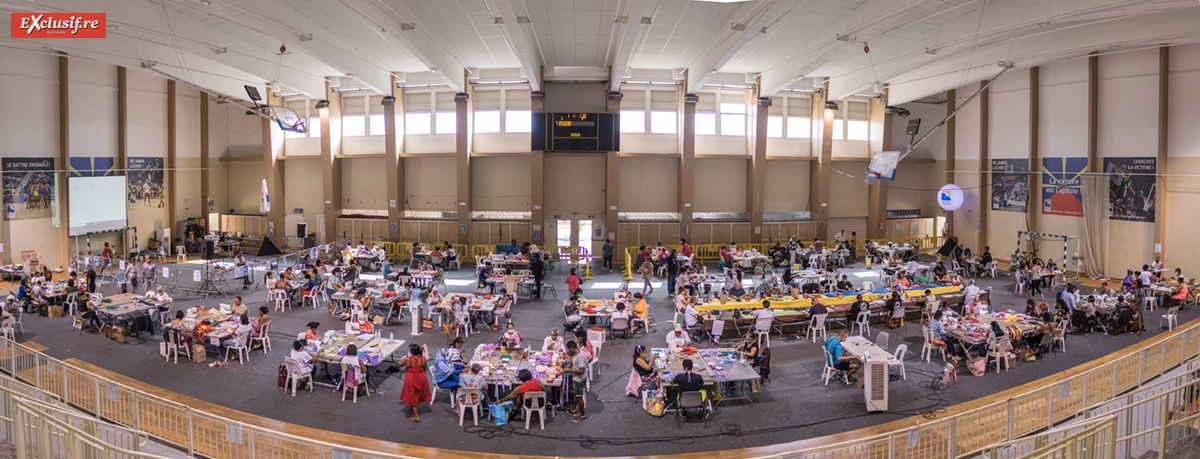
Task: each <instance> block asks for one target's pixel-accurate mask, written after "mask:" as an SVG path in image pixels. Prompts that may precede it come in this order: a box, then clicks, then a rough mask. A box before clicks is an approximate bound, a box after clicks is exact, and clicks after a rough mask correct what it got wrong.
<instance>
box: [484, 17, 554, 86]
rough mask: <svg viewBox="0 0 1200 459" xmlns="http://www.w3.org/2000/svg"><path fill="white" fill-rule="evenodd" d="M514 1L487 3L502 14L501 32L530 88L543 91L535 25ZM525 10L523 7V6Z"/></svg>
mask: <svg viewBox="0 0 1200 459" xmlns="http://www.w3.org/2000/svg"><path fill="white" fill-rule="evenodd" d="M513 1H514V0H485V3H492V4H494V5H495V9H494V10H493V11H497V12H499V13H500V19H501V21H502V22H503V23H502V24H500V30H502V31H504V36H505V37H508V45H509V47H511V48H512V51H513V54H514V55H516V56H517V61H519V62H521V71H522V72H523V73H524V74H525V78H527V79H528V80H529V88H530V89H532V90H533V91H541V90H542V66H544V65H546V63H545V62H542V54H541V53H540V52H538V47H537V40H536V39H535V38H534V35H533V25H532V24H530V23H529V13H528V12H526V11H524V10H523V9H522V10H521V11H517V7H516V6H515V5H513ZM522 8H523V6H522Z"/></svg>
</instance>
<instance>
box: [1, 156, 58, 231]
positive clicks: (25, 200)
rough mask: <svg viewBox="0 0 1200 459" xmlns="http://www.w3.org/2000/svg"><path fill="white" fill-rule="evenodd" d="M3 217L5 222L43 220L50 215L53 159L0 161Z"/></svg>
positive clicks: (52, 211) (51, 213)
mask: <svg viewBox="0 0 1200 459" xmlns="http://www.w3.org/2000/svg"><path fill="white" fill-rule="evenodd" d="M0 169H3V171H4V216H5V218H7V219H9V220H26V219H31V218H47V217H51V216H53V215H54V210H55V205H54V204H55V199H54V198H55V196H54V195H55V180H54V159H53V158H3V159H0Z"/></svg>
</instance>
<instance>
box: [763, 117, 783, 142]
mask: <svg viewBox="0 0 1200 459" xmlns="http://www.w3.org/2000/svg"><path fill="white" fill-rule="evenodd" d="M767 137H775V138H779V137H783V117H782V116H768V117H767Z"/></svg>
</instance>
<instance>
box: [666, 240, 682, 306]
mask: <svg viewBox="0 0 1200 459" xmlns="http://www.w3.org/2000/svg"><path fill="white" fill-rule="evenodd" d="M684 244H687V243H686V242H685V243H684ZM666 263H667V292H668V293H670V294H671V296H674V295H675V279H676V278H678V277H679V260H678V259H677V258H676V253H675V250H674V249H672V250H671V254H670V255H667V260H666Z"/></svg>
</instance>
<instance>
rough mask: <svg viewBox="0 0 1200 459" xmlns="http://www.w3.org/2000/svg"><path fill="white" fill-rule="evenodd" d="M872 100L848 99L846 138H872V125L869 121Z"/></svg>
mask: <svg viewBox="0 0 1200 459" xmlns="http://www.w3.org/2000/svg"><path fill="white" fill-rule="evenodd" d="M869 103H870V102H863V101H857V100H848V101H846V140H862V141H866V140H869V139H870V125H871V123H870V122H869V121H868V119H869V117H870V115H869V114H868V113H867V111H868V110H869V107H870V106H869V105H868V104H869Z"/></svg>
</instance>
